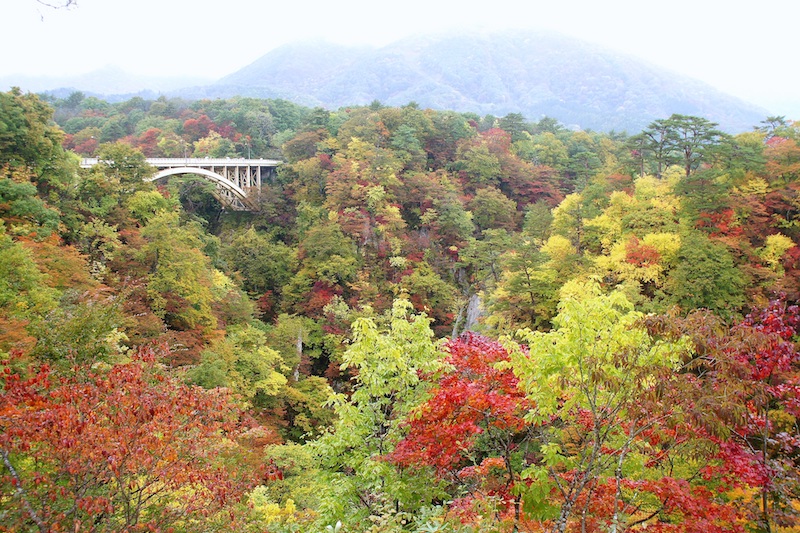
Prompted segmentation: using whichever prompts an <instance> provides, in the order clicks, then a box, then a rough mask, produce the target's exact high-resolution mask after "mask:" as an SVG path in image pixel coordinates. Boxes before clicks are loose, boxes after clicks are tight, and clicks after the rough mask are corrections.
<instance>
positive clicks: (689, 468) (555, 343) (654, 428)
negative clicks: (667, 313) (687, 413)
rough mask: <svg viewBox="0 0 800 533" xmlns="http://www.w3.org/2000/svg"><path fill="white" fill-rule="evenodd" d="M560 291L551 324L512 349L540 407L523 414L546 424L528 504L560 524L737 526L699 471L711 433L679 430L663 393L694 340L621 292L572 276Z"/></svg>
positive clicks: (551, 526)
mask: <svg viewBox="0 0 800 533" xmlns="http://www.w3.org/2000/svg"><path fill="white" fill-rule="evenodd" d="M562 294H563V298H562V300H561V303H560V304H559V314H558V316H557V317H556V318H555V319H554V320H553V322H554V325H555V326H556V327H555V329H554V330H553V331H551V332H548V333H542V332H531V331H523V332H521V335H522V337H523V339H524V340H525V342H526V344H527V350H522V349H515V350H514V351H513V353H512V360H511V361H512V362H511V365H512V368H513V369H514V372H515V373H516V375H517V376H518V377H519V380H520V388H521V389H522V390H523V391H524V392H525V393H526V395H527V398H528V400H529V401H530V402H531V403H532V405H534V406H535V407H533V408H532V409H531V410H530V411H529V413H528V415H527V416H526V420H527V421H528V422H531V423H534V424H542V425H544V427H543V429H542V442H541V448H540V452H541V459H540V460H539V461H536V462H534V463H533V464H531V465H530V466H529V467H528V469H527V470H525V471H524V472H523V476H524V477H527V478H528V479H529V480H530V481H531V485H530V494H529V495H528V496H527V500H526V496H525V495H523V505H524V507H523V508H524V510H525V511H527V512H528V513H529V516H531V517H533V518H538V519H539V520H541V519H549V520H548V522H546V523H545V524H543V525H544V526H545V527H543V529H544V530H546V531H550V532H553V533H556V532H558V533H563V532H565V531H568V530H572V529H573V528H585V529H586V530H590V529H593V528H607V530H608V531H624V530H629V529H630V528H632V527H634V526H635V525H637V524H642V523H645V522H649V521H653V522H654V523H655V524H654V525H656V527H658V526H659V525H661V524H663V525H665V526H667V527H669V526H668V524H671V523H673V522H677V523H678V524H683V525H684V527H687V528H695V527H696V525H697V524H700V523H705V524H707V525H705V526H704V527H706V528H707V527H712V526H711V524H716V526H715V527H717V528H719V529H715V530H718V531H723V530H728V531H733V530H741V525H740V524H739V522H738V521H739V520H740V519H741V517H740V516H739V515H738V514H737V513H735V512H733V510H732V509H731V508H729V507H727V506H726V504H725V503H724V501H723V500H721V499H719V498H716V497H715V496H714V493H713V492H711V491H709V490H707V488H706V487H705V486H704V483H705V480H704V479H703V478H702V477H701V476H699V475H698V474H699V472H700V470H701V469H702V468H703V467H704V466H705V462H704V461H702V460H700V461H698V460H697V458H696V454H697V453H703V450H704V449H705V447H706V446H707V445H708V443H702V442H693V441H691V440H689V441H687V440H684V439H685V437H683V436H681V435H682V433H683V432H684V431H686V432H687V436H688V435H691V434H692V433H691V431H692V430H691V428H681V427H680V423H679V421H680V420H681V419H680V417H679V412H680V406H679V405H678V404H675V403H674V402H676V399H674V398H669V397H667V396H668V395H667V394H665V392H664V391H668V390H670V387H671V385H670V382H672V381H674V380H676V379H678V378H677V375H676V374H675V370H677V369H678V368H679V365H680V364H681V362H682V360H683V359H684V357H686V355H688V354H689V353H690V345H689V343H688V341H687V340H685V339H678V340H664V339H655V338H652V337H651V336H650V335H649V334H648V332H647V330H646V329H645V328H644V327H643V325H642V324H641V323H640V320H641V318H642V315H641V314H640V313H637V312H635V311H634V310H633V305H632V304H631V303H630V302H629V301H628V300H627V299H626V298H625V297H624V296H623V294H622V293H621V292H619V291H615V292H612V293H610V294H603V293H602V292H601V291H600V288H599V286H598V285H597V284H596V283H571V284H568V286H566V287H565V288H564V289H563V290H562ZM673 417H677V418H673ZM676 422H678V425H677V426H676V425H674V423H676ZM664 432H666V433H664ZM672 432H674V433H672ZM676 434H677V435H679V437H678V438H677V440H675V439H674V438H673V437H667V440H666V441H664V440H662V439H664V438H665V436H668V435H673V436H674V435H676ZM697 436H698V438H699V441H702V440H703V439H702V438H701V434H700V435H697ZM667 442H671V444H667ZM662 443H663V445H664V446H666V447H661V446H659V444H662ZM665 450H667V451H665ZM712 453H713V452H712ZM660 454H667V455H669V459H668V462H664V460H665V456H664V455H660ZM543 489H545V490H543ZM676 500H677V501H678V502H681V503H679V504H678V505H677V509H678V512H677V513H675V512H673V511H672V509H675V507H676V505H675V503H674V502H675V501H676ZM726 528H728V529H726ZM688 530H691V531H696V530H697V529H687V531H688Z"/></svg>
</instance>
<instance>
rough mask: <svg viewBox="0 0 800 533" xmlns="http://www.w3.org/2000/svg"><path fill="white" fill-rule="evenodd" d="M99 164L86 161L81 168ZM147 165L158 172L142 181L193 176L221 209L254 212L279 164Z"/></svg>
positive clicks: (175, 161)
mask: <svg viewBox="0 0 800 533" xmlns="http://www.w3.org/2000/svg"><path fill="white" fill-rule="evenodd" d="M99 162H100V161H99V160H98V159H97V158H87V159H83V160H82V161H81V166H82V167H84V168H89V167H92V166H94V165H96V164H98V163H99ZM147 164H149V165H150V166H152V167H155V168H156V169H157V171H158V172H156V174H154V175H153V176H151V177H149V178H146V179H145V181H157V180H160V179H163V178H167V177H169V176H177V175H181V174H194V175H197V176H200V177H202V178H204V179H206V180H208V181H210V182H212V183H214V185H215V186H216V192H215V194H214V196H215V197H216V198H217V200H219V201H220V203H221V204H222V206H223V207H224V208H226V209H231V210H233V211H257V210H258V197H259V194H260V193H261V184H262V183H263V182H264V181H266V180H270V179H272V178H273V177H274V175H275V169H276V168H277V167H278V165H280V164H281V161H278V160H277V159H230V158H225V159H210V158H148V159H147Z"/></svg>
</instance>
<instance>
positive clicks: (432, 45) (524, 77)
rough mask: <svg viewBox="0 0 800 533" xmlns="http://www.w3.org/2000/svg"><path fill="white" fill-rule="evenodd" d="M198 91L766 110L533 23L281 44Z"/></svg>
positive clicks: (746, 116) (556, 106) (577, 114)
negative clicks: (369, 43) (362, 43)
mask: <svg viewBox="0 0 800 533" xmlns="http://www.w3.org/2000/svg"><path fill="white" fill-rule="evenodd" d="M201 91H202V92H201V93H200V94H202V95H203V96H220V97H224V96H230V95H234V94H240V95H249V96H263V97H273V98H274V97H283V98H288V99H291V100H293V101H295V102H298V103H302V104H305V105H319V106H323V107H327V108H337V107H340V106H345V105H357V104H369V103H370V102H372V101H374V100H378V101H380V102H381V103H383V104H385V105H392V106H397V105H405V104H407V103H409V102H411V101H414V102H416V103H418V104H419V105H420V106H422V107H431V108H434V109H452V110H455V111H462V112H475V113H478V114H481V115H483V114H494V115H497V116H503V115H505V114H507V113H512V112H516V113H522V114H523V115H525V117H526V118H527V119H528V120H538V119H539V118H541V117H542V116H545V115H546V116H550V117H554V118H556V119H558V120H559V121H560V122H562V123H564V124H566V125H569V126H575V127H580V128H586V129H595V130H602V131H610V130H617V131H621V130H627V131H629V132H632V131H633V132H635V131H638V130H640V129H642V128H644V127H646V126H647V124H649V123H650V122H652V121H653V120H654V119H658V118H665V117H668V116H669V115H671V114H672V113H681V114H688V115H696V116H701V117H704V118H707V119H710V120H712V121H715V122H718V123H719V124H720V126H721V127H722V128H723V129H725V130H728V131H731V132H738V131H745V130H749V129H751V128H752V127H753V126H754V125H756V124H758V122H759V121H761V120H763V118H764V117H765V116H766V115H767V114H768V112H767V111H766V110H764V109H760V108H758V107H757V106H754V105H751V104H748V103H746V102H744V101H742V100H740V99H738V98H735V97H733V96H730V95H728V94H725V93H723V92H721V91H719V90H717V89H715V88H713V87H711V86H710V85H708V84H705V83H703V82H700V81H698V80H696V79H692V78H688V77H685V76H681V75H678V74H676V73H674V72H670V71H667V70H664V69H661V68H658V67H656V66H653V65H651V64H648V63H646V62H644V61H642V60H640V59H637V58H634V57H631V56H626V55H623V54H619V53H616V52H611V51H608V50H604V49H601V48H598V47H597V46H595V45H593V44H590V43H587V42H583V41H580V40H577V39H573V38H569V37H564V36H561V35H556V34H552V33H538V32H537V33H532V32H530V31H515V32H501V33H500V32H497V33H481V34H478V33H473V34H467V35H463V34H462V35H438V36H426V37H414V38H407V39H404V40H401V41H398V42H396V43H393V44H390V45H388V46H385V47H382V48H378V49H369V48H354V47H345V46H341V45H332V44H328V43H321V42H313V43H303V44H293V45H285V46H283V47H281V48H278V49H276V50H273V51H271V52H270V53H268V54H266V55H264V56H263V57H261V58H260V59H258V60H257V61H255V62H253V63H252V64H250V65H249V66H247V67H245V68H243V69H241V70H239V71H237V72H234V73H232V74H230V75H228V76H226V77H224V78H222V79H221V80H219V81H218V82H216V83H215V84H213V85H212V86H210V87H205V88H203V89H201ZM184 94H190V93H185V92H184ZM200 94H198V96H199V95H200Z"/></svg>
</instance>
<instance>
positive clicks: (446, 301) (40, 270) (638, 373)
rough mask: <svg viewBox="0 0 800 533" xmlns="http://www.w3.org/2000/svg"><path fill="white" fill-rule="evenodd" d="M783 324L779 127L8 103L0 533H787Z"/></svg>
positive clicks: (793, 140)
mask: <svg viewBox="0 0 800 533" xmlns="http://www.w3.org/2000/svg"><path fill="white" fill-rule="evenodd" d="M83 157H96V158H98V159H99V161H100V163H99V164H97V165H95V166H93V167H91V168H81V166H80V162H81V158H83ZM153 157H194V158H204V157H209V158H228V157H230V158H234V157H253V158H257V157H258V158H273V159H278V160H280V161H281V162H282V163H281V164H280V165H279V167H278V170H277V172H276V173H275V175H274V176H272V177H271V178H270V179H269V180H268V181H267V182H265V183H264V184H263V186H262V189H261V192H260V194H259V195H258V197H257V199H256V202H257V205H258V209H257V210H255V211H252V212H237V211H229V210H225V209H223V207H222V204H220V202H219V201H218V200H217V198H216V196H215V195H216V190H215V186H214V184H213V183H212V182H210V181H206V180H204V179H203V178H202V177H201V176H188V177H187V176H183V177H172V178H170V179H168V180H158V181H156V182H147V181H145V179H146V178H148V177H150V176H153V175H154V174H155V169H154V168H152V167H150V166H149V165H148V164H147V161H146V159H147V158H153ZM799 302H800V123H798V122H793V121H792V120H788V119H787V118H785V117H765V119H764V120H763V121H762V122H760V123H759V124H754V125H753V127H752V129H751V130H750V131H745V132H725V131H722V130H721V129H719V127H718V125H717V124H715V123H714V122H712V121H709V120H707V119H704V118H701V117H696V116H689V115H679V114H674V115H672V116H669V117H664V118H662V119H659V120H655V121H653V122H652V123H651V124H650V125H649V126H648V127H647V128H646V129H644V130H643V131H641V132H613V131H612V132H594V131H584V130H575V129H571V128H567V127H565V126H564V125H562V124H560V123H559V122H558V120H556V119H554V118H550V117H541V118H539V119H538V120H536V121H529V120H528V119H527V118H526V117H524V116H522V115H520V114H508V115H505V116H502V117H494V116H491V115H485V116H479V115H477V114H471V113H457V112H453V111H434V110H431V109H424V108H421V106H419V105H417V104H415V103H413V102H412V103H409V104H407V105H405V106H402V107H389V106H385V105H382V104H381V103H380V102H377V101H376V102H373V103H372V104H371V105H369V106H354V107H343V108H340V109H338V110H335V111H331V110H325V109H322V108H308V107H303V106H300V105H297V104H294V103H291V102H289V101H286V100H280V99H257V98H245V97H233V98H228V99H216V100H196V101H189V100H183V99H179V98H167V97H161V98H158V99H156V100H145V99H143V98H140V97H135V98H132V99H129V100H126V101H121V102H107V101H104V100H101V99H99V98H96V97H91V96H86V95H84V94H82V93H80V92H75V93H73V94H71V95H69V96H68V97H66V98H57V97H54V96H47V95H35V94H30V93H27V94H26V93H23V92H22V91H20V90H18V89H12V90H11V91H8V92H4V93H0V532H27V531H32V532H40V533H45V532H61V531H63V532H66V531H71V532H98V533H100V532H156V531H157V532H176V533H179V532H216V531H220V532H228V531H237V532H250V533H262V532H271V533H288V532H313V533H323V532H330V533H356V532H376V533H377V532H398V533H399V532H402V531H408V532H415V533H422V532H425V533H433V532H451V533H479V532H480V533H484V532H486V533H488V532H497V533H500V532H512V531H513V532H516V531H520V532H553V533H555V532H558V533H564V532H574V533H584V532H614V533H622V532H638V531H640V532H686V533H694V532H696V533H701V532H702V533H715V532H719V533H722V532H741V533H745V532H770V533H772V532H776V533H777V532H782V533H789V532H798V531H800V422H798V419H799V418H800V351H798V341H799V340H800V337H799V336H798V334H799V333H800V309H798V303H799Z"/></svg>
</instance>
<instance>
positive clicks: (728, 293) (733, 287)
mask: <svg viewBox="0 0 800 533" xmlns="http://www.w3.org/2000/svg"><path fill="white" fill-rule="evenodd" d="M745 286H746V279H745V277H744V275H743V273H742V272H741V271H740V270H739V269H738V268H737V267H736V265H735V264H734V261H733V257H732V256H731V254H730V252H729V251H728V249H727V247H726V246H725V245H724V244H722V243H719V242H714V241H712V240H711V239H709V238H708V237H706V236H705V235H703V234H702V233H700V232H698V231H691V232H689V233H688V234H687V235H682V236H681V245H680V249H679V250H678V254H677V266H676V267H675V269H674V270H673V271H672V272H671V274H670V276H669V278H668V279H667V281H666V283H665V292H666V293H667V295H666V300H667V302H670V303H673V304H676V305H679V306H680V307H681V308H682V309H683V310H684V311H689V310H691V309H698V308H706V309H711V310H712V311H714V312H716V313H721V314H723V315H725V316H732V315H735V314H737V313H738V312H739V311H740V310H741V309H742V306H743V305H744V303H745V298H744V288H745Z"/></svg>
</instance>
